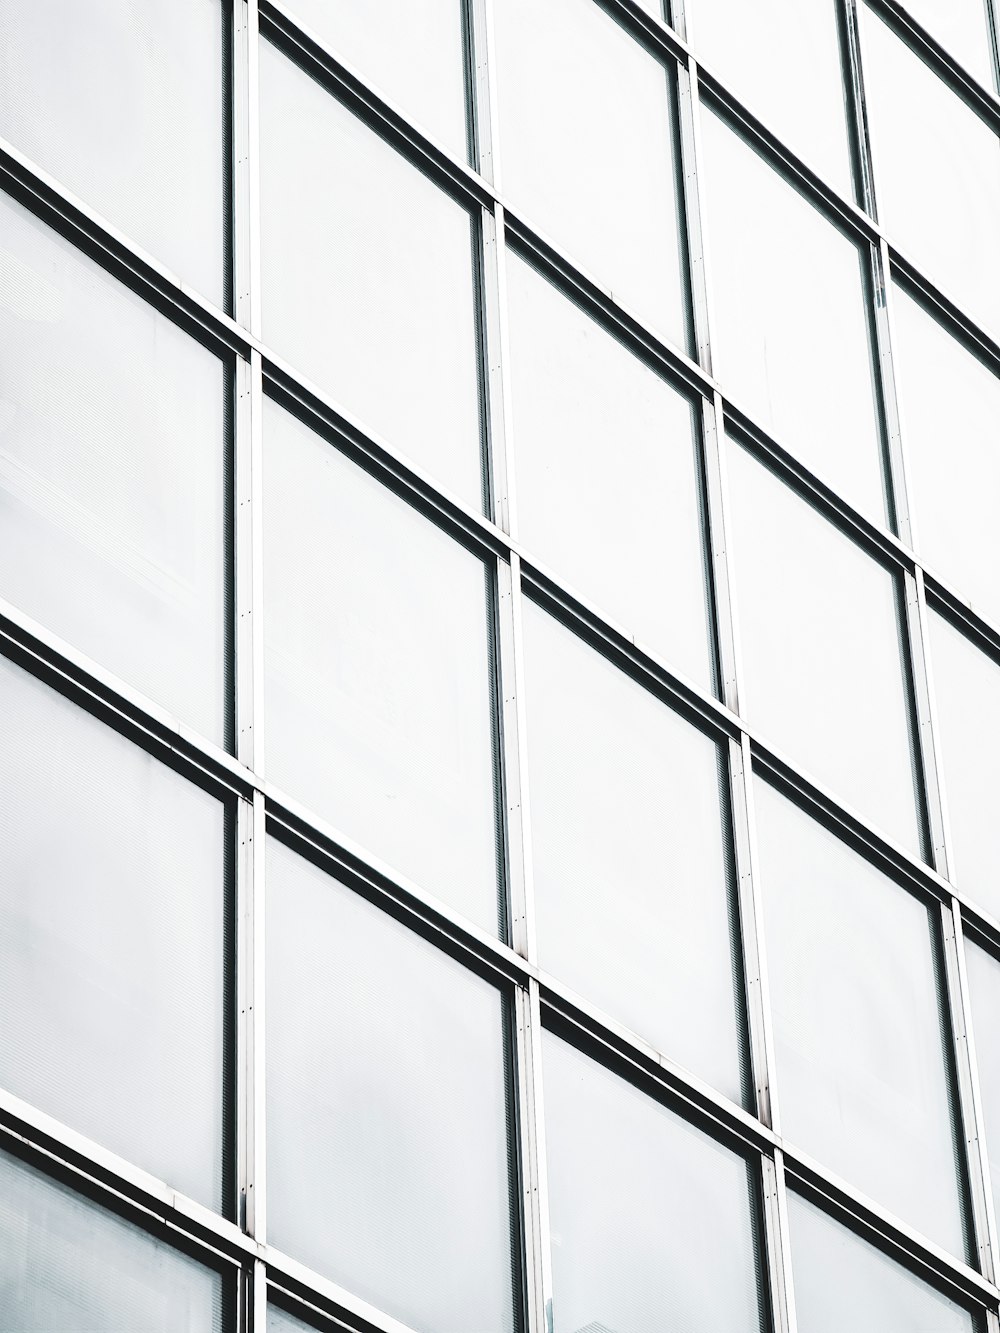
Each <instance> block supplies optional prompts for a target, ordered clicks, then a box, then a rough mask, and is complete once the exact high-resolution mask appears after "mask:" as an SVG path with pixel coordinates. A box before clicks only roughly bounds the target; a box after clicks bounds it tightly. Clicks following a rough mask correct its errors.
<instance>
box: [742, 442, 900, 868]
mask: <svg viewBox="0 0 1000 1333" xmlns="http://www.w3.org/2000/svg"><path fill="white" fill-rule="evenodd" d="M726 458H727V461H728V464H729V482H730V493H731V496H732V505H731V529H730V542H731V547H732V550H733V552H734V556H733V565H734V571H735V590H736V597H737V606H738V609H739V624H740V634H741V644H742V650H743V667H744V674H743V680H744V698H743V701H742V703H743V711H744V713H745V714H746V715H747V716H748V717H749V719H750V721H751V722H752V723H753V725H754V726H755V727H759V728H760V730H761V732H762V734H763V736H765V737H766V738H767V739H768V740H769V741H770V742H771V743H773V744H774V745H775V746H776V747H777V748H779V749H781V750H783V751H785V752H787V754H788V755H789V757H790V758H791V759H792V760H793V762H795V763H797V764H799V765H801V766H802V767H804V768H805V769H806V770H807V771H808V772H809V773H810V774H811V775H812V776H814V777H815V778H816V779H817V780H818V781H819V782H821V783H824V784H825V785H827V786H829V787H830V789H831V790H832V791H833V792H834V794H835V795H836V796H838V797H839V798H840V799H841V800H843V801H845V802H847V803H848V804H849V805H851V806H853V807H854V808H856V809H857V810H859V811H860V812H861V813H862V814H863V815H864V816H865V817H866V818H867V819H870V820H872V821H873V822H874V823H875V824H877V825H878V826H879V827H881V828H883V829H885V831H886V832H887V833H888V834H889V836H890V837H893V838H896V839H897V840H898V841H899V842H901V843H903V845H904V846H906V847H907V848H909V849H910V850H911V851H912V852H913V853H914V854H917V855H919V854H920V849H921V834H920V824H919V820H918V815H917V796H916V785H915V768H914V757H913V752H912V748H911V747H912V740H911V734H910V721H909V704H908V698H907V696H908V689H907V685H906V679H905V675H904V666H903V651H902V644H901V623H900V614H899V606H898V601H897V598H898V592H899V590H898V588H897V583H896V579H895V577H894V576H893V575H892V574H891V573H890V572H889V571H888V570H886V569H884V568H883V567H882V566H881V565H880V564H878V563H877V562H876V561H875V560H873V559H871V558H870V557H869V556H868V555H867V554H866V553H865V552H864V551H862V550H861V548H860V547H858V546H855V545H854V543H853V542H852V541H851V540H850V539H849V538H848V537H847V536H846V535H845V534H844V533H842V532H841V531H840V530H839V529H838V528H836V527H835V526H834V525H833V524H832V523H829V522H827V520H826V519H825V518H823V517H822V515H821V514H819V513H818V511H817V510H815V509H813V508H812V507H811V506H810V505H809V504H807V503H806V501H804V500H803V499H801V498H800V497H799V496H798V495H796V494H795V493H794V492H793V491H791V490H790V489H789V488H788V487H786V486H784V485H783V484H782V482H781V481H779V479H778V478H777V477H776V476H775V475H774V473H772V472H771V471H770V470H769V469H768V468H766V467H764V466H763V465H762V464H761V463H759V462H757V460H756V459H754V458H753V457H751V455H750V454H749V453H748V452H747V451H745V450H744V449H742V448H740V447H739V446H738V445H736V444H734V443H732V442H730V444H729V447H728V449H727V453H726Z"/></svg>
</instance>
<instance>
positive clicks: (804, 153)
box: [691, 0, 854, 199]
mask: <svg viewBox="0 0 1000 1333" xmlns="http://www.w3.org/2000/svg"><path fill="white" fill-rule="evenodd" d="M691 9H692V10H693V14H692V18H693V20H694V22H693V23H692V25H691V27H692V31H693V35H694V42H695V47H696V49H697V51H698V53H699V54H700V55H701V56H702V58H703V59H704V61H705V63H706V64H707V65H709V66H710V67H711V68H712V69H713V70H714V71H715V73H716V74H718V75H719V77H720V78H721V79H722V80H723V81H724V82H725V83H726V84H727V86H728V87H729V88H731V89H732V91H733V92H734V93H735V94H736V96H737V97H739V98H740V100H741V101H743V102H745V103H746V104H747V106H748V107H749V108H750V109H751V110H752V111H754V112H755V113H756V114H757V115H758V116H759V117H760V119H761V120H762V121H763V122H764V123H765V125H767V126H768V128H769V129H770V130H772V131H773V132H774V133H775V134H776V135H777V136H778V137H779V138H780V139H781V140H782V141H783V142H784V143H786V144H787V145H788V147H789V148H791V149H792V151H793V152H794V153H797V154H798V155H799V156H800V157H801V158H802V159H803V160H804V161H805V162H807V163H808V164H809V166H811V167H812V168H813V169H814V170H815V171H816V172H818V173H819V175H821V176H823V177H824V178H825V179H826V180H827V181H829V183H830V184H831V185H832V186H834V188H835V189H837V190H839V191H840V193H841V194H842V195H844V196H846V198H848V199H853V198H854V181H853V176H852V170H851V150H850V141H849V139H848V134H847V113H846V103H845V96H844V79H843V75H842V73H841V47H840V34H839V32H838V22H837V7H836V3H835V0H755V3H753V4H747V3H746V0H692V3H691Z"/></svg>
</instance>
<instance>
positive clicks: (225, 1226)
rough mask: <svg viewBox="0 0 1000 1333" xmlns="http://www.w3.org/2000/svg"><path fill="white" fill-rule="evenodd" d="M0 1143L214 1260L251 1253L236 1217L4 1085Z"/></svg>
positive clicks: (252, 1244) (113, 1208)
mask: <svg viewBox="0 0 1000 1333" xmlns="http://www.w3.org/2000/svg"><path fill="white" fill-rule="evenodd" d="M0 1148H4V1149H6V1150H8V1151H12V1152H14V1153H15V1154H17V1155H20V1156H21V1157H22V1159H23V1160H26V1161H27V1162H29V1164H31V1165H35V1166H38V1167H40V1168H41V1169H42V1170H43V1171H45V1173H46V1174H48V1175H51V1176H52V1177H53V1178H54V1179H56V1180H62V1181H63V1182H65V1183H67V1184H69V1185H71V1187H72V1188H73V1189H75V1190H76V1191H77V1192H78V1193H79V1194H80V1195H81V1196H82V1197H84V1198H87V1199H89V1200H90V1201H91V1202H93V1203H95V1204H98V1205H101V1206H103V1207H105V1208H108V1209H109V1210H110V1211H111V1212H114V1213H116V1214H118V1215H119V1216H123V1217H125V1218H127V1219H129V1220H131V1221H135V1222H138V1223H139V1225H140V1227H141V1229H142V1230H143V1231H146V1232H148V1233H149V1234H151V1235H153V1236H157V1237H159V1238H162V1239H165V1240H167V1241H168V1242H170V1243H171V1244H173V1245H175V1246H176V1247H177V1248H182V1249H184V1250H185V1251H186V1252H188V1253H191V1254H194V1255H195V1257H198V1258H200V1259H202V1260H204V1261H205V1262H207V1263H208V1264H210V1265H211V1266H213V1267H215V1268H219V1267H220V1261H223V1263H227V1262H228V1263H234V1264H242V1263H244V1262H245V1261H246V1260H247V1258H249V1257H252V1256H253V1255H255V1254H256V1251H257V1245H256V1243H255V1242H254V1241H253V1240H252V1239H251V1238H250V1237H249V1236H247V1235H246V1234H245V1233H244V1232H242V1231H241V1230H240V1228H239V1227H238V1226H237V1225H236V1223H235V1222H230V1221H229V1220H228V1219H227V1218H225V1217H223V1216H222V1214H221V1213H217V1212H214V1211H213V1210H212V1209H210V1208H206V1207H205V1206H204V1205H203V1204H200V1203H196V1202H195V1201H194V1200H193V1199H189V1198H188V1197H187V1196H186V1195H183V1194H179V1193H178V1192H177V1191H176V1190H174V1189H172V1188H171V1187H170V1186H169V1185H167V1184H165V1183H164V1182H163V1181H161V1180H158V1179H157V1178H156V1177H155V1176H151V1175H150V1174H149V1173H148V1172H146V1171H143V1170H142V1169H141V1168H139V1167H137V1166H135V1165H133V1164H132V1163H131V1162H128V1161H126V1160H125V1159H124V1158H121V1157H119V1156H117V1155H116V1154H115V1153H113V1152H111V1151H109V1150H108V1149H107V1148H104V1147H102V1146H101V1145H100V1144H98V1143H95V1142H94V1141H93V1140H92V1139H88V1138H86V1137H85V1136H84V1135H82V1134H78V1133H76V1131H75V1130H72V1129H69V1128H68V1127H67V1126H66V1125H64V1124H62V1123H61V1122H60V1121H57V1120H55V1119H53V1118H52V1117H51V1116H48V1115H46V1114H45V1113H44V1112H43V1111H40V1110H38V1109H37V1107H35V1106H32V1105H31V1104H29V1103H28V1102H25V1101H22V1100H21V1099H20V1098H19V1097H15V1096H14V1095H13V1093H10V1092H8V1091H6V1089H4V1088H0ZM19 1150H20V1151H19Z"/></svg>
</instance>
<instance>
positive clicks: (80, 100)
mask: <svg viewBox="0 0 1000 1333" xmlns="http://www.w3.org/2000/svg"><path fill="white" fill-rule="evenodd" d="M225 24H226V19H225V17H224V6H223V5H222V4H221V3H220V0H171V2H170V4H168V5H155V4H138V3H136V0H91V3H87V4H66V3H65V0H0V135H2V136H3V137H4V138H5V139H8V140H10V142H11V143H12V144H13V145H14V147H15V148H18V149H20V151H21V152H22V153H25V154H26V155H27V156H28V157H29V158H31V159H32V161H34V162H36V163H37V164H38V166H40V167H41V168H42V169H43V170H44V171H47V172H49V174H50V175H52V176H55V178H56V179H57V180H58V181H59V182H60V183H61V184H62V185H64V186H66V187H67V188H68V189H69V190H71V191H72V192H73V193H74V194H76V195H78V196H79V197H80V198H81V199H82V200H83V201H84V203H86V204H89V205H90V206H91V207H92V208H94V209H96V210H97V211H98V212H99V213H102V214H103V215H104V216H105V217H106V218H107V219H108V221H109V222H110V223H111V224H112V226H114V227H118V228H120V229H121V230H122V231H124V232H125V233H126V235H128V236H129V237H130V238H131V240H133V241H134V242H135V243H136V244H138V245H140V246H141V247H142V248H143V249H144V250H148V251H149V252H150V253H151V254H152V255H153V256H154V257H155V258H156V259H159V260H160V261H161V262H162V263H164V264H166V265H167V267H168V268H171V269H173V270H175V271H176V273H177V274H178V276H179V277H181V278H182V279H184V281H186V282H189V283H191V284H192V285H193V286H194V287H196V288H197V289H198V290H199V291H200V292H202V293H204V295H205V296H207V297H208V298H209V299H210V300H212V301H214V302H215V303H216V304H217V305H221V304H222V303H223V299H224V293H225V289H226V276H225V228H226V217H225V207H224V191H225V185H224V181H225V172H226V166H225V157H226V152H227V150H226V149H225V147H224V129H223V127H224V111H223V105H224V100H225V99H228V96H229V93H228V88H227V86H226V82H225V80H224V78H223V64H224V56H223V51H224V47H225V45H226V44H227V42H228V36H227V35H226V33H225V28H224V25H225ZM181 201H183V202H181ZM0 289H2V284H0Z"/></svg>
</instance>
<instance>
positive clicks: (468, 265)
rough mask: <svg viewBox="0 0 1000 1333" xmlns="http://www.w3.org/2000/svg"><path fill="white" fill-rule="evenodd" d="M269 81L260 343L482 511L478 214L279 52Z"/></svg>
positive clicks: (269, 52)
mask: <svg viewBox="0 0 1000 1333" xmlns="http://www.w3.org/2000/svg"><path fill="white" fill-rule="evenodd" d="M380 23H381V19H380ZM421 47H423V41H422V42H421ZM421 77H425V76H424V75H422V76H421ZM260 84H261V113H260V122H261V150H260V152H261V166H260V172H261V183H260V194H261V266H262V273H261V307H262V319H263V328H264V337H265V339H266V340H267V342H268V343H269V344H270V345H271V346H273V347H274V349H275V350H276V351H277V352H278V353H279V354H280V355H281V356H284V357H287V358H288V359H289V360H290V361H292V362H293V363H294V365H295V367H296V369H298V370H299V371H300V372H301V373H302V374H303V375H305V376H307V377H308V378H309V379H311V380H313V381H314V382H315V383H316V384H317V385H318V386H319V388H320V389H322V390H325V391H326V392H327V393H330V394H331V395H332V396H333V397H334V398H335V399H336V400H337V401H338V402H339V403H342V404H343V406H344V407H345V408H346V409H347V411H348V412H351V413H354V414H356V415H357V416H358V417H359V418H360V420H361V421H362V423H363V425H364V426H365V427H366V428H367V429H368V430H369V431H371V432H374V433H375V434H377V435H380V436H383V437H384V438H385V439H386V440H387V441H388V443H389V444H390V445H392V446H393V447H394V448H396V449H399V450H401V451H402V452H403V453H405V454H407V455H409V456H410V457H411V458H412V459H413V461H414V462H415V463H417V464H418V465H419V466H420V467H423V468H426V469H427V470H428V471H430V472H432V473H433V474H434V476H435V477H437V478H438V480H439V481H441V482H442V483H443V484H444V485H445V486H447V487H448V488H449V489H451V490H453V491H455V492H456V493H457V494H458V495H460V496H461V497H462V499H464V500H466V501H467V502H468V503H469V504H470V505H472V506H473V507H474V508H477V509H478V508H481V506H482V467H481V463H480V419H479V379H478V368H477V366H478V361H477V358H478V350H477V335H476V315H475V274H474V268H473V245H472V241H473V235H472V223H471V219H470V216H469V214H468V213H467V212H466V210H465V209H464V208H462V207H461V206H460V205H459V204H457V203H455V202H454V200H452V199H451V198H449V196H448V195H446V194H445V193H444V192H443V191H441V190H439V189H438V188H437V186H436V185H435V184H434V183H433V182H432V181H431V180H430V179H428V177H426V176H424V175H422V174H421V173H420V172H419V171H418V170H417V169H416V167H414V166H411V164H410V163H409V162H407V161H406V160H405V158H402V157H400V155H399V154H398V153H397V152H396V151H395V150H394V149H392V148H390V147H389V145H388V144H387V143H386V142H385V141H384V140H382V139H380V138H379V137H378V135H376V134H375V133H374V132H373V131H372V130H370V129H368V128H367V126H365V125H364V124H362V122H361V121H360V120H358V119H357V117H355V116H353V115H352V114H351V113H350V112H349V111H348V110H347V109H346V108H345V107H343V106H341V104H340V103H339V102H338V101H336V99H335V98H333V97H332V96H330V94H329V93H327V92H326V91H325V90H324V89H323V88H321V87H320V85H319V84H318V83H316V82H315V81H314V80H313V79H311V78H309V76H308V75H307V74H305V73H304V72H303V71H302V70H301V69H299V68H298V67H297V66H296V65H294V64H293V63H292V62H291V61H290V60H289V59H287V58H286V57H285V56H284V55H282V54H281V53H280V52H279V51H278V50H277V49H276V48H275V47H273V46H272V45H271V44H270V43H269V42H262V43H261V48H260Z"/></svg>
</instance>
